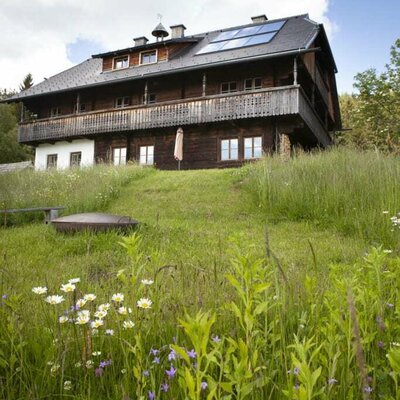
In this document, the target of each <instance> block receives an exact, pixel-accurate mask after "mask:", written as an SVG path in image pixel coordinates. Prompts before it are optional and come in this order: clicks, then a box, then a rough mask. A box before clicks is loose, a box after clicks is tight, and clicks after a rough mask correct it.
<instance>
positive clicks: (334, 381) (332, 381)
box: [328, 378, 338, 385]
mask: <svg viewBox="0 0 400 400" xmlns="http://www.w3.org/2000/svg"><path fill="white" fill-rule="evenodd" d="M334 383H338V381H337V379H335V378H330V379H328V385H333V384H334Z"/></svg>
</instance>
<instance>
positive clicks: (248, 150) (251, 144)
mask: <svg viewBox="0 0 400 400" xmlns="http://www.w3.org/2000/svg"><path fill="white" fill-rule="evenodd" d="M261 156H262V139H261V136H257V137H250V138H245V139H244V158H245V159H246V160H249V159H251V158H261Z"/></svg>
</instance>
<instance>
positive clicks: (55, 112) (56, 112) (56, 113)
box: [50, 107, 61, 118]
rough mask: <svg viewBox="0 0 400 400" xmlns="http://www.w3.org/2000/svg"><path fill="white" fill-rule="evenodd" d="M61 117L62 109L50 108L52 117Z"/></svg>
mask: <svg viewBox="0 0 400 400" xmlns="http://www.w3.org/2000/svg"><path fill="white" fill-rule="evenodd" d="M59 115H61V110H60V107H51V108H50V117H51V118H53V117H58V116H59Z"/></svg>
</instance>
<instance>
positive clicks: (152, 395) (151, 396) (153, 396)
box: [148, 390, 156, 400]
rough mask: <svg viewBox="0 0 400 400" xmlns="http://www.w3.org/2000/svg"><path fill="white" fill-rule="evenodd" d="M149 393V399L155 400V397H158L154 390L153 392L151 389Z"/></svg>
mask: <svg viewBox="0 0 400 400" xmlns="http://www.w3.org/2000/svg"><path fill="white" fill-rule="evenodd" d="M148 395H149V400H154V399H155V397H156V395H155V394H154V392H152V391H151V390H149V392H148Z"/></svg>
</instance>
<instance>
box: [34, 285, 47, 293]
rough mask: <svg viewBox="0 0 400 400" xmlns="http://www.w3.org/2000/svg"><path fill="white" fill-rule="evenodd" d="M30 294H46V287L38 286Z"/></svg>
mask: <svg viewBox="0 0 400 400" xmlns="http://www.w3.org/2000/svg"><path fill="white" fill-rule="evenodd" d="M32 292H33V293H36V294H46V293H47V287H45V286H38V287H34V288H32Z"/></svg>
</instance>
